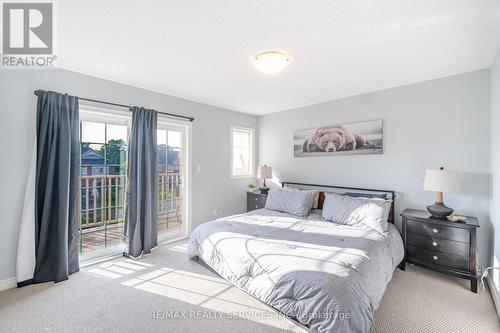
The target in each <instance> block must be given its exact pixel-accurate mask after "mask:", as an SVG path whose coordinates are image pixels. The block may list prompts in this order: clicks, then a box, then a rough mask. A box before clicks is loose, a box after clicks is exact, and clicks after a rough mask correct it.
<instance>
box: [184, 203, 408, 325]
mask: <svg viewBox="0 0 500 333" xmlns="http://www.w3.org/2000/svg"><path fill="white" fill-rule="evenodd" d="M389 227H390V228H389V232H388V233H387V234H381V233H378V232H376V231H372V230H365V229H358V228H353V227H349V226H343V225H337V224H334V223H331V222H326V221H322V220H321V216H318V215H315V214H312V215H310V216H309V218H308V219H301V218H298V217H295V216H293V215H289V214H285V213H279V212H275V211H271V210H265V209H261V210H255V211H253V212H250V213H246V214H242V215H236V216H231V217H227V218H223V219H218V220H215V221H211V222H208V223H204V224H202V225H200V226H199V227H197V228H196V229H195V230H194V232H193V233H192V235H191V239H190V241H189V248H188V254H189V256H190V257H191V258H194V257H199V258H201V259H202V260H203V261H204V262H205V263H206V264H208V265H209V266H210V267H211V268H213V269H214V270H215V271H216V272H217V273H218V274H220V275H221V276H222V277H223V278H225V279H227V280H228V281H230V282H231V283H233V284H234V285H236V286H237V287H239V288H241V289H243V290H244V291H246V292H248V293H249V294H251V295H252V296H254V297H256V298H258V299H260V300H261V301H263V302H265V303H267V304H269V305H271V306H272V307H274V308H276V309H278V310H279V311H281V312H282V313H284V314H286V315H288V316H290V317H294V318H296V319H297V320H298V321H299V322H300V323H302V324H304V325H307V326H309V327H310V329H311V330H312V331H313V332H369V331H370V328H371V327H372V324H373V316H374V313H375V310H376V309H377V308H378V306H379V304H380V301H381V299H382V296H383V294H384V291H385V289H386V286H387V283H388V282H389V281H390V279H391V277H392V273H393V271H394V269H395V267H396V266H397V265H398V264H399V262H400V261H401V260H402V259H403V253H404V251H403V243H402V240H401V237H400V236H399V233H398V231H397V230H396V228H395V227H394V226H393V225H390V226H389Z"/></svg>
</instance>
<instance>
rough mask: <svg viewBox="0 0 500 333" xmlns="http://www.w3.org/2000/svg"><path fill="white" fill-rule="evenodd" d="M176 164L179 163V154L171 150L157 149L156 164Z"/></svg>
mask: <svg viewBox="0 0 500 333" xmlns="http://www.w3.org/2000/svg"><path fill="white" fill-rule="evenodd" d="M167 160H168V164H178V163H179V152H178V151H175V150H173V149H171V148H167V149H166V150H165V149H159V150H158V154H157V161H158V164H160V165H161V164H167Z"/></svg>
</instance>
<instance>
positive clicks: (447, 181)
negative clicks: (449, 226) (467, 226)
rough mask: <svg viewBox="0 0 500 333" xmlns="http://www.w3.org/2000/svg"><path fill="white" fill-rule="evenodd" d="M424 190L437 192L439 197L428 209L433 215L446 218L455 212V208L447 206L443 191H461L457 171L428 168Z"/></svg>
mask: <svg viewBox="0 0 500 333" xmlns="http://www.w3.org/2000/svg"><path fill="white" fill-rule="evenodd" d="M424 190H426V191H433V192H437V199H436V203H435V204H434V205H430V206H427V210H428V211H429V213H431V215H432V217H434V218H438V219H446V217H447V216H449V215H451V214H452V213H453V208H450V207H447V206H446V205H445V204H444V202H443V192H459V186H458V174H457V172H456V171H452V170H444V168H443V167H441V168H439V170H430V169H428V170H426V171H425V180H424Z"/></svg>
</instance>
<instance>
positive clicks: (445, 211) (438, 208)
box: [427, 202, 453, 220]
mask: <svg viewBox="0 0 500 333" xmlns="http://www.w3.org/2000/svg"><path fill="white" fill-rule="evenodd" d="M427 210H428V211H429V213H431V215H432V216H431V217H433V218H437V219H441V220H445V219H446V217H448V216H450V215H451V214H452V213H453V208H450V207H448V206H445V204H444V203H442V202H436V203H435V204H434V205H430V206H427Z"/></svg>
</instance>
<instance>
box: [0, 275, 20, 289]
mask: <svg viewBox="0 0 500 333" xmlns="http://www.w3.org/2000/svg"><path fill="white" fill-rule="evenodd" d="M15 287H17V282H16V278H15V277H13V278H10V279H5V280H0V291H4V290H7V289H11V288H15Z"/></svg>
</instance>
